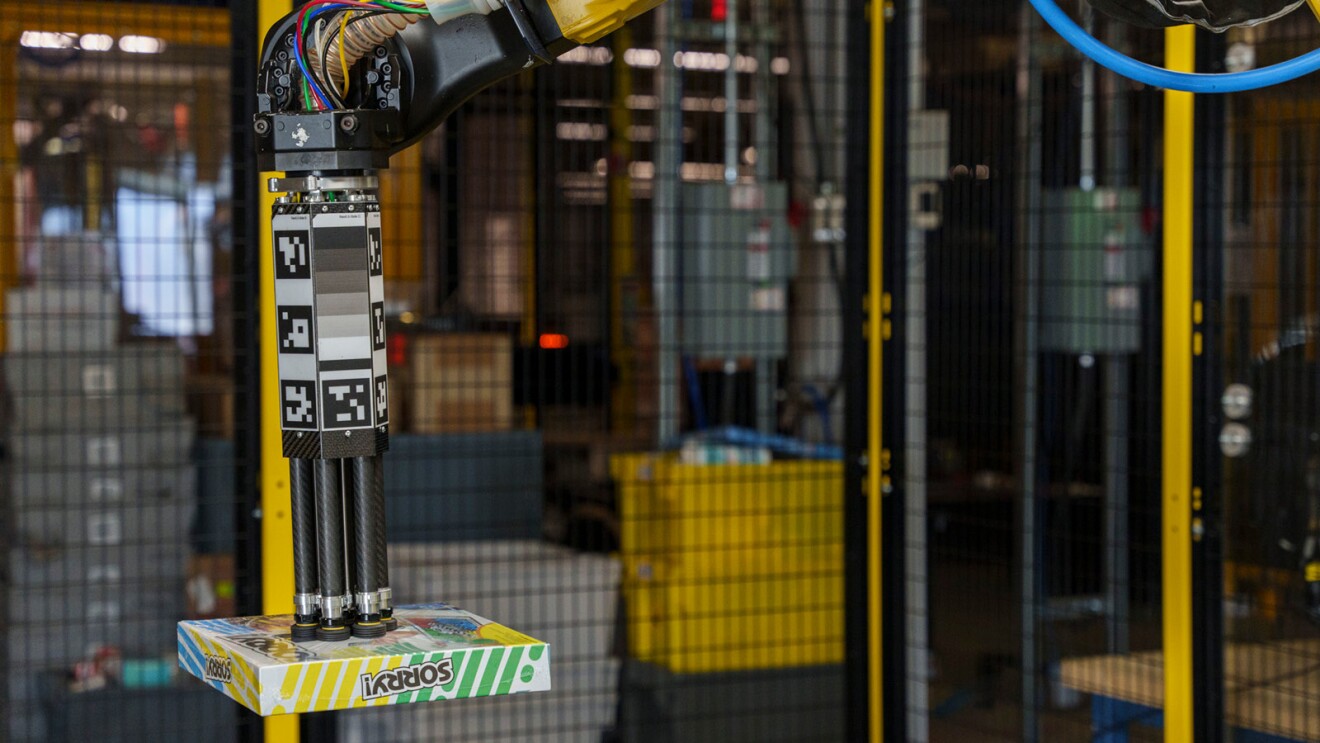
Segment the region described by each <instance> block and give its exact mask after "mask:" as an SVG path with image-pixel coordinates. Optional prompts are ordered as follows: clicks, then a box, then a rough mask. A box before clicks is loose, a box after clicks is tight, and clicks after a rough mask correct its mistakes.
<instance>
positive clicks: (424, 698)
mask: <svg viewBox="0 0 1320 743" xmlns="http://www.w3.org/2000/svg"><path fill="white" fill-rule="evenodd" d="M440 656H441V653H431V654H430V655H426V656H423V657H422V662H423V663H434V662H435V661H438V660H440ZM437 688H438V687H435V686H428V687H426V688H425V689H422V690H421V691H418V692H417V699H416V700H414V701H417V702H429V701H431V700H432V699H434V698H435V693H436V691H435V690H436V689H437Z"/></svg>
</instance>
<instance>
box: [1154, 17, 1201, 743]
mask: <svg viewBox="0 0 1320 743" xmlns="http://www.w3.org/2000/svg"><path fill="white" fill-rule="evenodd" d="M1164 39H1165V41H1164V44H1165V47H1164V48H1165V52H1164V55H1165V61H1164V62H1165V66H1166V67H1168V68H1169V69H1170V70H1180V71H1184V72H1191V71H1194V70H1195V67H1196V31H1195V29H1194V27H1192V26H1178V27H1176V28H1170V29H1169V30H1168V31H1167V32H1166V33H1165V37H1164ZM1193 115H1194V101H1193V96H1192V94H1191V93H1182V92H1178V91H1172V90H1170V91H1165V93H1164V381H1163V385H1162V386H1163V389H1162V391H1161V393H1162V397H1163V414H1164V436H1163V444H1162V445H1163V452H1162V454H1163V458H1162V462H1163V467H1162V469H1163V476H1162V479H1163V483H1162V492H1163V523H1164V530H1163V537H1164V538H1163V593H1164V740H1166V741H1168V742H1169V743H1185V742H1186V741H1190V740H1192V735H1193V724H1192V704H1193V695H1192V538H1191V516H1192V511H1191V509H1192V504H1191V496H1192V322H1193V317H1192V168H1193V159H1194V158H1193V136H1194V131H1195V130H1194V129H1193V128H1192V125H1193Z"/></svg>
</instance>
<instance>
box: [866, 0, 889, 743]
mask: <svg viewBox="0 0 1320 743" xmlns="http://www.w3.org/2000/svg"><path fill="white" fill-rule="evenodd" d="M885 5H886V3H885V2H884V1H883V0H872V1H871V4H870V13H871V18H870V21H871V137H870V143H869V144H870V151H871V155H870V165H869V176H868V180H869V189H868V192H869V201H868V203H867V213H868V215H869V224H868V231H867V246H868V250H867V253H868V261H869V266H870V275H869V277H868V287H867V303H866V313H867V318H866V328H867V334H866V335H867V369H868V377H867V388H868V391H869V392H870V394H869V395H868V398H867V410H866V428H867V431H866V439H867V445H866V460H867V468H866V494H867V503H866V509H867V513H866V534H867V538H866V545H867V546H866V572H867V592H866V596H867V618H868V621H867V644H868V646H869V648H870V656H871V657H870V663H869V667H868V669H867V671H868V678H869V681H870V683H869V684H867V687H868V689H867V697H868V698H867V707H868V709H870V712H871V731H870V740H871V741H873V742H874V743H879V741H881V740H883V739H884V694H883V691H884V669H883V666H882V661H883V659H884V647H883V645H882V642H883V640H884V636H883V633H882V626H883V621H884V615H883V610H884V606H883V603H882V601H881V591H880V589H881V585H882V583H881V564H880V546H881V543H880V514H881V506H882V505H883V496H884V478H885V473H884V468H883V462H884V447H883V442H882V441H881V438H880V432H881V429H880V411H881V409H880V402H881V400H880V392H881V383H882V374H881V371H882V369H881V364H882V362H883V360H884V349H883V344H884V336H885V333H884V330H883V328H884V323H885V318H884V309H885V307H884V304H885V300H884V281H883V279H884V262H883V256H884V244H883V227H884V178H883V176H884V157H885V147H884V144H885V138H884V134H885V128H884V124H885V100H884V93H885Z"/></svg>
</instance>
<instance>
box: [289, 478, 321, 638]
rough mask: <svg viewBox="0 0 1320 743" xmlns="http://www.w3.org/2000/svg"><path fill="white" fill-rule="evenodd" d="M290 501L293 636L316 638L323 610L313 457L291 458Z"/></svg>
mask: <svg viewBox="0 0 1320 743" xmlns="http://www.w3.org/2000/svg"><path fill="white" fill-rule="evenodd" d="M289 505H290V508H289V510H290V516H291V518H290V520H291V521H292V522H293V624H292V625H291V626H290V628H289V632H290V634H291V635H292V637H293V639H294V640H314V639H316V628H317V627H318V626H319V622H318V621H317V617H318V615H319V614H320V609H319V603H318V598H319V597H318V594H317V591H318V590H319V586H318V585H317V572H318V571H317V569H316V488H315V485H314V484H313V482H312V461H311V460H310V459H299V458H296V457H295V458H293V459H290V460H289Z"/></svg>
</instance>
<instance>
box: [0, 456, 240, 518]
mask: <svg viewBox="0 0 1320 743" xmlns="http://www.w3.org/2000/svg"><path fill="white" fill-rule="evenodd" d="M4 474H5V475H7V477H5V478H4V479H3V480H0V490H3V492H4V493H5V494H6V495H7V496H8V498H9V503H10V507H11V508H13V509H14V510H19V511H21V510H25V509H30V508H34V507H36V508H57V507H66V508H106V507H115V506H125V505H126V504H133V503H173V502H178V501H182V500H187V501H192V500H193V498H194V494H195V493H196V492H197V470H196V469H195V468H193V467H177V466H176V467H169V466H166V467H71V468H63V467H60V468H52V469H41V470H36V469H28V468H26V467H25V468H21V469H20V468H17V467H15V468H10V469H9V470H8V471H7V472H5V473H4ZM231 500H232V496H231Z"/></svg>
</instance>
